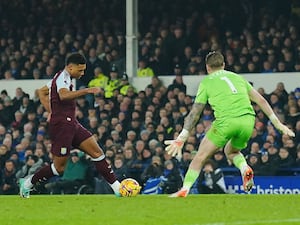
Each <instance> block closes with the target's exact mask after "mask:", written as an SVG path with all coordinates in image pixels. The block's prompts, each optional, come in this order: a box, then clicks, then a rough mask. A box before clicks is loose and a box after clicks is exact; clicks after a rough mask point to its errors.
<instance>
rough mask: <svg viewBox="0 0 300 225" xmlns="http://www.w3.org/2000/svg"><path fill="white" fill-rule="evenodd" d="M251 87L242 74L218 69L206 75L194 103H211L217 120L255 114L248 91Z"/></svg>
mask: <svg viewBox="0 0 300 225" xmlns="http://www.w3.org/2000/svg"><path fill="white" fill-rule="evenodd" d="M252 88H253V87H252V86H251V85H250V83H249V82H248V81H246V80H245V79H244V78H243V77H242V76H240V75H238V74H235V73H233V72H230V71H227V70H218V71H216V72H214V73H211V74H209V75H208V76H206V77H205V78H204V79H203V80H202V82H201V83H200V85H199V88H198V92H197V96H196V99H195V103H202V104H206V103H207V102H208V103H209V104H210V105H211V107H212V109H213V110H214V114H215V117H216V119H217V120H219V119H221V120H223V119H227V118H234V117H239V116H242V115H245V114H251V115H255V112H254V110H253V107H252V105H251V101H250V98H249V95H248V92H249V91H250V90H251V89H252Z"/></svg>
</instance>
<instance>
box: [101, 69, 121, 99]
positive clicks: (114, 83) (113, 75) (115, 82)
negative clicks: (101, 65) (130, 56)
mask: <svg viewBox="0 0 300 225" xmlns="http://www.w3.org/2000/svg"><path fill="white" fill-rule="evenodd" d="M119 87H120V80H119V79H118V68H117V67H116V66H115V65H113V66H112V67H111V70H110V73H109V80H108V82H107V85H106V86H105V88H104V95H105V98H111V97H113V96H114V91H115V90H117V89H118V88H119Z"/></svg>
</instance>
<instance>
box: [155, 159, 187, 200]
mask: <svg viewBox="0 0 300 225" xmlns="http://www.w3.org/2000/svg"><path fill="white" fill-rule="evenodd" d="M162 175H163V177H162V181H161V183H160V187H161V188H162V193H163V194H172V193H175V192H176V191H178V190H179V189H180V187H181V186H182V176H181V174H180V171H179V169H178V168H177V166H175V165H174V162H173V161H172V160H167V161H165V163H164V170H163V174H162Z"/></svg>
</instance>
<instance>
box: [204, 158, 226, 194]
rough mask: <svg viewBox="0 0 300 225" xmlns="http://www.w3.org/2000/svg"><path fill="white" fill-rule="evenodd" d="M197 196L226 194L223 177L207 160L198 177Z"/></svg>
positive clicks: (210, 161)
mask: <svg viewBox="0 0 300 225" xmlns="http://www.w3.org/2000/svg"><path fill="white" fill-rule="evenodd" d="M198 191H199V194H224V193H226V192H227V190H226V185H225V180H224V175H223V173H222V171H221V169H220V168H218V167H217V166H216V164H215V163H214V162H213V161H212V160H207V161H206V162H205V164H204V166H203V169H202V171H201V173H200V175H199V180H198Z"/></svg>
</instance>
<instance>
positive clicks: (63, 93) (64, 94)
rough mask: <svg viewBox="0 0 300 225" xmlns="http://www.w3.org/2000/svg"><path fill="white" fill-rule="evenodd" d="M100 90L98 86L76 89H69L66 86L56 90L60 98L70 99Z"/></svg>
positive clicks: (96, 92)
mask: <svg viewBox="0 0 300 225" xmlns="http://www.w3.org/2000/svg"><path fill="white" fill-rule="evenodd" d="M100 92H101V88H99V87H92V88H84V89H80V90H77V91H70V90H68V89H67V88H60V89H59V91H58V94H59V98H60V100H62V101H64V100H72V99H76V98H78V97H80V96H83V95H87V94H98V93H100Z"/></svg>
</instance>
